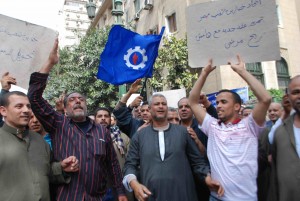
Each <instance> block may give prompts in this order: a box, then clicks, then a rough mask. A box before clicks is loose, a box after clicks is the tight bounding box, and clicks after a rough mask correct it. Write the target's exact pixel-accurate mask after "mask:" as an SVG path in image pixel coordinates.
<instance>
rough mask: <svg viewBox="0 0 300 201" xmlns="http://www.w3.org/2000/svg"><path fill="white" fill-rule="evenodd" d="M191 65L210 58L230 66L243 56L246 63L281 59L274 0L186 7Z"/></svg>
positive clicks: (234, 0)
mask: <svg viewBox="0 0 300 201" xmlns="http://www.w3.org/2000/svg"><path fill="white" fill-rule="evenodd" d="M187 20H188V21H187V29H188V30H187V34H188V49H189V65H190V66H191V67H203V66H205V65H206V64H207V61H208V59H209V58H213V60H214V64H215V65H224V64H227V61H228V60H229V59H231V60H234V59H235V57H236V54H238V53H239V54H241V56H242V58H243V59H244V60H245V62H259V61H270V60H278V59H280V53H279V39H278V28H277V24H278V23H277V22H278V20H277V14H276V5H275V0H219V1H214V2H208V3H202V4H197V5H192V6H190V7H188V8H187Z"/></svg>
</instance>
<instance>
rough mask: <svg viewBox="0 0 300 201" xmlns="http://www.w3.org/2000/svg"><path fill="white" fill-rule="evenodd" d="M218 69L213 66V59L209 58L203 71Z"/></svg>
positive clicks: (208, 71)
mask: <svg viewBox="0 0 300 201" xmlns="http://www.w3.org/2000/svg"><path fill="white" fill-rule="evenodd" d="M215 69H216V66H213V60H212V59H209V60H208V64H207V65H206V66H205V67H204V68H203V70H202V71H203V72H206V73H207V74H209V73H211V72H212V71H213V70H215Z"/></svg>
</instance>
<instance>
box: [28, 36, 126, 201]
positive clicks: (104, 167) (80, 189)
mask: <svg viewBox="0 0 300 201" xmlns="http://www.w3.org/2000/svg"><path fill="white" fill-rule="evenodd" d="M58 61H59V55H58V39H56V41H55V43H54V46H53V49H52V50H51V52H50V55H49V58H48V60H47V62H46V63H45V64H44V66H43V67H42V68H41V69H40V71H39V72H35V73H33V74H32V75H31V78H30V83H29V91H28V96H29V99H30V102H31V104H32V106H33V107H32V108H33V111H34V113H35V115H36V117H37V118H38V119H39V121H40V122H41V124H42V125H43V126H44V128H45V129H46V130H47V131H48V132H49V133H51V138H52V145H53V150H54V151H53V153H54V159H55V160H61V159H62V158H64V157H65V156H66V155H68V154H70V153H72V154H74V155H75V156H76V157H77V158H78V159H79V171H78V173H74V174H72V175H71V182H70V183H69V184H68V185H60V186H58V190H57V197H56V199H57V200H61V201H65V200H68V201H77V200H85V201H88V200H95V201H101V200H102V198H103V196H104V195H105V192H106V184H107V181H106V179H105V177H106V174H108V175H109V176H110V177H111V178H112V181H113V186H114V188H115V189H116V191H117V194H118V200H119V201H127V198H126V196H125V189H124V188H123V186H122V174H121V170H120V166H119V163H118V160H117V157H116V153H115V151H114V148H113V145H112V142H111V141H112V140H111V137H110V134H109V131H108V130H107V128H105V127H103V126H100V125H97V124H96V123H94V121H92V120H91V119H89V118H88V117H87V106H86V104H87V103H86V97H85V96H84V95H82V94H81V93H78V92H72V93H69V94H67V95H66V96H65V99H64V112H65V115H63V114H61V113H59V112H56V111H55V110H54V109H53V108H52V107H51V106H50V105H49V103H48V102H47V101H46V100H45V99H44V98H43V97H42V94H43V91H44V89H45V87H46V82H47V78H48V76H49V72H50V71H51V70H52V68H53V66H54V65H55V64H57V63H58Z"/></svg>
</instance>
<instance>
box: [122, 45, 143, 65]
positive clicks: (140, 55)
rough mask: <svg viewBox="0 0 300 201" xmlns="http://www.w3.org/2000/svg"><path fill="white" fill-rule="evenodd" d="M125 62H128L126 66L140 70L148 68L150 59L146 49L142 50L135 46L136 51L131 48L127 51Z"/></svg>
mask: <svg viewBox="0 0 300 201" xmlns="http://www.w3.org/2000/svg"><path fill="white" fill-rule="evenodd" d="M132 55H133V56H132ZM140 58H142V61H140V60H141V59H140ZM124 60H125V61H126V66H128V67H130V68H133V69H135V70H138V69H140V68H144V67H145V66H146V64H145V63H146V62H147V61H148V57H147V55H146V50H145V49H141V47H140V46H135V47H134V49H132V48H129V49H128V50H127V54H126V55H124ZM131 60H132V61H131Z"/></svg>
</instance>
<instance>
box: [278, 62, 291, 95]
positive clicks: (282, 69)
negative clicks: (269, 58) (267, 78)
mask: <svg viewBox="0 0 300 201" xmlns="http://www.w3.org/2000/svg"><path fill="white" fill-rule="evenodd" d="M276 71H277V80H278V87H279V89H282V90H284V89H285V88H287V86H288V83H289V80H290V75H289V69H288V65H287V62H286V61H285V59H284V58H282V57H281V60H279V61H276Z"/></svg>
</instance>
